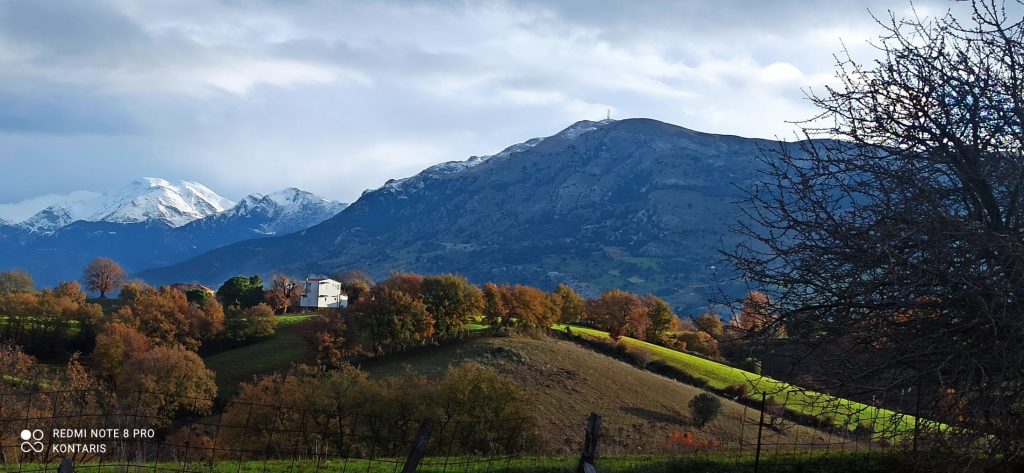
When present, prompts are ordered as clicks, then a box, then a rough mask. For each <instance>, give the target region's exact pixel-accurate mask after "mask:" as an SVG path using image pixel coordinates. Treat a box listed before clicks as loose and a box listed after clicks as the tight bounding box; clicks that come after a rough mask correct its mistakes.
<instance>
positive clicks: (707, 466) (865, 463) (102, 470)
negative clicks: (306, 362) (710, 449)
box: [0, 452, 914, 473]
mask: <svg viewBox="0 0 1024 473" xmlns="http://www.w3.org/2000/svg"><path fill="white" fill-rule="evenodd" d="M473 460H474V459H472V458H433V457H427V458H424V459H423V461H422V463H420V467H419V469H417V471H419V472H422V473H441V472H452V471H458V472H460V473H478V472H479V473H482V472H488V473H563V472H572V471H574V470H575V465H576V461H577V457H575V456H568V455H567V456H528V457H514V458H511V459H507V460H498V461H493V462H483V461H479V460H477V461H478V463H470V462H471V461H473ZM403 461H404V459H387V460H378V461H369V460H358V459H348V460H346V459H334V460H322V461H320V462H316V461H313V460H300V461H288V460H272V461H266V462H263V461H243V462H238V461H230V460H225V461H218V462H213V463H205V462H192V463H179V462H161V463H140V464H137V465H132V466H124V465H98V464H89V463H81V464H76V465H75V471H82V472H95V473H126V472H127V473H133V472H136V471H138V472H142V471H147V472H152V471H166V472H196V473H199V472H209V473H256V472H259V473H316V472H339V473H341V472H361V473H384V472H387V473H394V472H397V471H400V470H401V468H402V464H403ZM58 466H59V465H56V464H45V465H44V464H18V463H11V464H6V465H3V464H0V472H4V473H6V472H12V473H13V472H20V473H31V472H52V471H57V467H58ZM760 466H761V471H771V472H773V473H798V472H808V471H828V472H830V473H888V472H891V471H909V470H910V469H912V468H913V466H914V465H912V464H911V459H909V458H908V457H902V456H898V455H893V454H880V453H873V454H864V453H859V454H849V453H835V452H833V453H829V454H801V455H796V456H789V455H765V456H764V457H763V458H762V459H761V465H760ZM597 467H598V471H600V472H602V473H684V472H701V473H726V472H729V473H732V472H752V471H754V468H753V467H754V458H753V456H752V455H749V454H735V453H731V452H728V453H713V454H706V453H701V454H689V455H685V454H684V455H659V456H642V455H630V456H603V457H601V458H600V459H599V460H598V462H597Z"/></svg>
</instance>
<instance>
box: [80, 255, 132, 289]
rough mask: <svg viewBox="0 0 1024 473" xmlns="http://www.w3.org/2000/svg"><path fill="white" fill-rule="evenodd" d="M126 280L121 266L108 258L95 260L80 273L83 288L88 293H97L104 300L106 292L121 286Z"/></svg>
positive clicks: (126, 276)
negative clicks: (83, 283) (88, 291)
mask: <svg viewBox="0 0 1024 473" xmlns="http://www.w3.org/2000/svg"><path fill="white" fill-rule="evenodd" d="M127 279H128V275H127V274H125V272H124V269H122V268H121V265H119V264H117V263H116V262H114V260H112V259H110V258H96V259H94V260H92V262H91V263H89V266H86V267H85V271H83V272H82V280H83V281H85V287H86V288H87V289H89V290H90V291H96V292H99V293H100V299H105V298H106V297H107V293H108V292H111V291H114V290H117V288H119V287H121V286H123V285H124V282H125V280H127Z"/></svg>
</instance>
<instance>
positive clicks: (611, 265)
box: [141, 119, 779, 311]
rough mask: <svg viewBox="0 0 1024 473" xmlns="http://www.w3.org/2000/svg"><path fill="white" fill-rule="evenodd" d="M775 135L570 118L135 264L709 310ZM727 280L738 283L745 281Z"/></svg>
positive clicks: (160, 272) (176, 272)
mask: <svg viewBox="0 0 1024 473" xmlns="http://www.w3.org/2000/svg"><path fill="white" fill-rule="evenodd" d="M764 146H769V147H771V146H779V144H778V143H776V142H773V141H767V140H757V139H747V138H741V137H736V136H723V135H712V134H706V133H699V132H696V131H692V130H688V129H685V128H681V127H678V126H674V125H670V124H666V123H662V122H658V121H655V120H648V119H629V120H621V121H602V122H589V121H583V122H579V123H576V124H574V125H572V126H570V127H569V128H567V129H565V130H563V131H562V132H560V133H558V134H555V135H553V136H549V137H546V138H540V139H537V138H535V139H533V140H530V141H527V142H525V143H521V144H518V145H514V146H511V147H509V148H507V149H506V150H504V151H502V152H500V153H498V154H496V155H493V156H484V157H473V158H470V159H469V160H467V161H459V162H449V163H444V164H440V165H437V166H433V167H431V168H428V169H426V170H425V171H423V172H422V173H420V174H418V175H416V176H413V177H410V178H406V179H400V180H392V181H389V182H388V183H386V184H385V185H384V186H383V187H381V188H379V189H376V190H372V191H367V192H365V193H363V195H362V196H361V197H360V198H359V200H357V201H356V202H355V203H353V204H352V205H351V206H349V207H348V208H346V209H345V210H344V211H342V212H341V213H340V214H338V215H337V216H336V217H334V218H331V219H329V220H327V221H325V222H323V223H321V224H319V225H317V226H314V227H312V228H309V229H307V230H304V231H301V232H298V233H295V234H291V235H286V236H281V237H276V238H265V239H261V240H254V241H245V242H240V243H235V244H232V245H228V246H225V247H223V248H219V249H217V250H214V251H210V252H208V253H206V254H203V255H200V256H197V257H195V258H193V259H191V260H189V261H186V262H183V263H181V264H177V265H173V266H170V267H167V268H161V269H157V270H152V271H147V272H144V273H142V274H141V276H142V277H144V278H145V279H147V280H150V281H151V282H171V281H179V280H180V281H199V282H204V283H208V284H216V283H218V282H220V281H223V280H224V279H226V278H227V277H229V276H232V275H236V274H264V275H266V274H269V273H272V272H275V271H284V272H286V273H290V274H292V275H294V276H298V277H304V276H306V275H309V274H331V273H335V272H338V271H342V270H346V269H354V268H362V269H365V270H367V271H369V272H370V273H371V275H374V276H378V277H379V276H384V275H386V274H387V273H388V272H390V271H392V270H411V271H418V272H423V273H440V272H457V273H462V274H465V275H467V276H468V277H470V278H471V279H472V280H474V281H476V282H484V281H495V282H521V283H528V284H534V285H539V286H542V287H547V288H550V287H552V286H554V285H555V284H557V283H562V282H564V283H568V284H570V285H572V286H574V287H576V288H578V289H581V290H583V291H585V292H587V293H588V294H590V295H593V294H595V293H597V292H598V291H601V290H607V289H610V288H622V289H627V290H631V291H637V292H651V293H654V294H657V295H660V296H663V297H666V298H667V299H668V300H669V301H670V302H672V303H673V304H674V305H675V306H676V307H677V308H678V309H680V310H683V311H696V310H701V309H702V308H703V307H704V306H705V304H706V303H707V300H708V298H709V297H710V296H712V295H713V293H714V292H715V291H716V290H717V289H718V288H717V287H716V284H715V281H716V280H718V279H724V278H725V277H727V276H728V274H723V270H722V269H719V268H718V266H719V264H720V263H719V261H720V257H719V253H718V251H719V250H720V249H722V248H723V247H725V248H728V247H730V246H731V245H733V244H734V243H735V242H736V238H738V237H737V236H735V235H734V234H732V233H731V232H730V228H731V227H732V226H733V225H734V224H735V223H736V221H737V219H738V218H739V216H740V212H739V209H738V208H737V205H736V204H735V203H734V202H735V200H736V199H737V197H738V196H739V194H740V193H741V191H740V190H738V189H743V188H747V187H749V186H750V185H752V183H753V182H754V181H755V179H757V177H758V173H757V170H758V167H759V165H758V160H757V155H758V153H759V152H760V151H759V147H764ZM725 290H726V291H727V292H731V293H734V294H735V293H739V292H740V291H742V288H741V287H739V286H738V285H728V284H727V285H726V286H725Z"/></svg>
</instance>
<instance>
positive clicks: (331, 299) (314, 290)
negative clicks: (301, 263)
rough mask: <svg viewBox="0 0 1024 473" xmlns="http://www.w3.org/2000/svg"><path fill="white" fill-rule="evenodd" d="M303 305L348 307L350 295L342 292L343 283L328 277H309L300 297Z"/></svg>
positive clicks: (311, 306)
mask: <svg viewBox="0 0 1024 473" xmlns="http://www.w3.org/2000/svg"><path fill="white" fill-rule="evenodd" d="M299 305H300V306H302V307H310V308H320V307H332V308H344V307H348V295H347V294H345V293H343V292H341V283H340V282H338V281H335V280H333V279H327V278H307V279H306V284H305V286H304V287H303V288H302V297H301V298H300V299H299Z"/></svg>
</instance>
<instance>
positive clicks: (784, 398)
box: [552, 325, 915, 433]
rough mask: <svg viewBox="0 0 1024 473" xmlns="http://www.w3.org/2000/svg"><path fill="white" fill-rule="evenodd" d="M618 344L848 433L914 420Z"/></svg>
mask: <svg viewBox="0 0 1024 473" xmlns="http://www.w3.org/2000/svg"><path fill="white" fill-rule="evenodd" d="M567 327H569V326H567V325H556V326H554V327H552V328H553V329H555V330H559V331H563V332H564V331H565V330H566V328H567ZM571 330H572V333H573V334H574V335H580V336H584V337H588V338H593V339H598V340H609V339H611V337H610V336H609V335H608V333H607V332H602V331H600V330H595V329H592V328H588V327H580V326H576V325H572V326H571ZM620 341H621V342H622V343H625V344H626V345H627V346H629V347H630V348H633V349H636V350H643V351H645V352H647V353H648V354H649V355H650V356H651V358H652V359H655V360H661V361H662V362H664V363H665V364H667V365H670V366H672V367H675V368H677V369H679V370H681V371H683V372H685V373H688V374H690V375H691V376H695V377H697V378H700V379H703V380H705V381H707V383H708V386H710V387H712V388H715V389H725V388H728V387H730V386H736V385H746V386H749V387H750V395H749V396H750V398H751V399H754V400H760V399H761V395H762V393H763V394H766V395H767V396H768V397H769V399H773V400H774V401H775V402H777V403H780V404H783V405H784V406H785V407H786V408H787V409H789V410H792V411H793V412H796V413H799V414H804V415H812V416H815V417H819V418H824V417H826V416H831V417H832V418H833V419H834V422H835V424H836V425H838V426H841V427H845V428H847V429H849V430H853V429H855V428H857V427H858V426H859V425H864V426H865V427H870V428H872V429H873V430H874V431H876V432H879V433H883V432H886V433H893V432H896V433H900V432H909V431H912V430H913V428H914V423H915V419H914V418H913V417H912V416H909V415H905V414H900V413H897V412H894V411H890V410H887V409H880V408H876V407H872V406H868V405H865V404H861V403H859V402H854V401H849V400H846V399H840V398H836V397H833V396H829V395H827V394H822V393H817V392H814V391H809V390H806V389H803V388H800V387H797V386H794V385H792V384H788V383H785V382H782V381H778V380H775V379H772V378H769V377H766V376H761V375H758V374H754V373H751V372H748V371H744V370H741V369H739V368H734V367H731V366H728V365H724V364H721V363H716V362H714V361H711V360H707V359H704V358H701V357H698V356H694V355H690V354H688V353H683V352H680V351H677V350H673V349H671V348H666V347H663V346H660V345H655V344H653V343H648V342H645V341H642V340H636V339H633V338H629V337H622V338H621V339H620Z"/></svg>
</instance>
